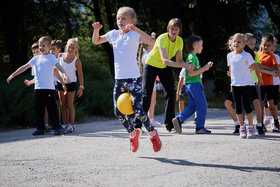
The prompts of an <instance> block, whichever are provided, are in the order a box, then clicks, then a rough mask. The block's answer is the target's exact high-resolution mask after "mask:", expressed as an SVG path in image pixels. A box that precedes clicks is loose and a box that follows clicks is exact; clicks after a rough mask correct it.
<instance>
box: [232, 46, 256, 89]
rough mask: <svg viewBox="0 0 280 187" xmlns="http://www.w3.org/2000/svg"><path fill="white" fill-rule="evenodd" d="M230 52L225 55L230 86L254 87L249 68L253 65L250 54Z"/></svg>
mask: <svg viewBox="0 0 280 187" xmlns="http://www.w3.org/2000/svg"><path fill="white" fill-rule="evenodd" d="M234 53H235V52H234V51H233V52H230V53H228V55H227V64H228V66H230V68H231V85H232V86H249V85H255V83H254V77H253V73H252V71H251V70H250V69H249V66H250V65H252V64H253V63H255V60H254V59H253V57H252V56H251V54H250V53H247V52H245V51H243V52H242V53H241V54H237V55H235V54H234Z"/></svg>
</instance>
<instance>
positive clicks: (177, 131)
mask: <svg viewBox="0 0 280 187" xmlns="http://www.w3.org/2000/svg"><path fill="white" fill-rule="evenodd" d="M172 123H173V126H174V129H175V131H176V133H178V134H182V128H180V125H179V122H178V120H177V118H174V119H172Z"/></svg>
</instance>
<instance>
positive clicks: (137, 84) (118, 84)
mask: <svg viewBox="0 0 280 187" xmlns="http://www.w3.org/2000/svg"><path fill="white" fill-rule="evenodd" d="M124 92H128V93H130V95H131V100H132V108H133V111H134V115H135V117H137V118H138V119H139V120H140V121H141V122H142V123H143V124H144V125H145V127H146V129H147V131H148V132H152V131H153V130H154V127H153V126H152V125H151V124H150V120H149V117H148V115H147V113H146V112H144V110H143V106H142V103H143V102H142V99H143V96H142V81H141V77H139V78H134V79H116V80H115V87H114V93H113V97H114V112H115V115H116V116H117V118H119V120H120V121H121V123H122V124H123V126H124V127H125V128H126V130H127V132H128V133H130V132H132V131H133V130H134V127H133V124H132V123H131V122H130V119H129V116H127V115H124V114H122V113H121V112H120V111H119V110H118V108H117V99H118V97H119V96H120V95H121V94H122V93H124Z"/></svg>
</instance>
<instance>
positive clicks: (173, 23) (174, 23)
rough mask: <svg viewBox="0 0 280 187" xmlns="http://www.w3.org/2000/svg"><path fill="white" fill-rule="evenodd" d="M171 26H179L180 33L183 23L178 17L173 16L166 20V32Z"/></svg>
mask: <svg viewBox="0 0 280 187" xmlns="http://www.w3.org/2000/svg"><path fill="white" fill-rule="evenodd" d="M172 26H176V27H179V29H180V33H179V34H182V32H183V24H182V21H181V20H180V19H179V18H173V19H171V20H170V21H169V22H168V25H167V32H168V31H169V28H170V27H172Z"/></svg>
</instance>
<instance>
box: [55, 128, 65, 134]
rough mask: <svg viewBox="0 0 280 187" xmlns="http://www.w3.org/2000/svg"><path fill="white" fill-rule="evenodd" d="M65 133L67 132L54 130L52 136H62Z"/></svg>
mask: <svg viewBox="0 0 280 187" xmlns="http://www.w3.org/2000/svg"><path fill="white" fill-rule="evenodd" d="M66 133H67V132H66V131H65V129H55V130H54V134H53V135H62V134H66Z"/></svg>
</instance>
